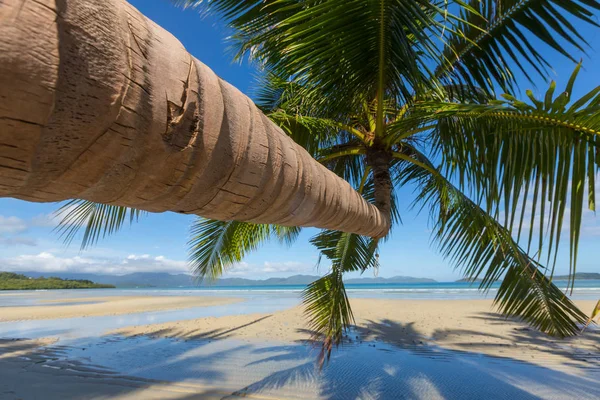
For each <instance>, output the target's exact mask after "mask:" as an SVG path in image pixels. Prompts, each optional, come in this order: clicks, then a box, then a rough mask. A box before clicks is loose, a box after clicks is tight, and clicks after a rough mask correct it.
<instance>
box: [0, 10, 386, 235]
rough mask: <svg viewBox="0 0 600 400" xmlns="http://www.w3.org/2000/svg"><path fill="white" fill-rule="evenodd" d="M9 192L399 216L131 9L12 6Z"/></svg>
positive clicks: (205, 208)
mask: <svg viewBox="0 0 600 400" xmlns="http://www.w3.org/2000/svg"><path fill="white" fill-rule="evenodd" d="M0 196H9V197H15V198H20V199H25V200H29V201H37V202H47V201H59V200H64V199H69V198H81V199H86V200H91V201H94V202H99V203H106V204H114V205H121V206H127V207H135V208H138V209H143V210H147V211H153V212H162V211H175V212H180V213H186V214H197V215H201V216H204V217H208V218H213V219H222V220H242V221H251V222H257V223H276V224H281V225H295V226H317V227H321V228H328V229H335V230H341V231H346V232H353V233H358V234H362V235H368V236H373V237H381V236H384V235H385V234H386V233H387V231H388V229H389V218H387V217H386V216H384V215H382V214H381V213H380V212H379V211H378V210H377V208H376V207H374V206H373V205H371V204H369V203H367V202H365V201H364V200H363V198H362V197H361V196H360V195H359V194H358V193H356V192H355V191H354V190H353V189H352V188H351V187H350V185H349V184H348V183H347V182H345V181H343V180H342V179H340V178H338V177H337V176H336V175H334V174H333V173H332V172H330V171H328V170H327V169H326V168H324V167H323V166H321V165H320V164H318V163H317V162H316V161H315V160H313V159H312V158H311V157H310V156H309V154H308V153H307V152H306V151H304V150H303V149H302V148H301V147H300V146H298V145H296V144H295V143H294V142H293V141H292V140H291V139H289V138H288V137H287V136H286V135H285V134H284V133H283V132H282V131H281V130H280V129H279V128H277V127H276V126H275V125H274V124H273V123H272V122H270V121H269V120H268V118H267V117H265V116H264V115H263V114H262V113H261V112H260V111H259V110H258V109H257V108H256V107H255V105H254V104H253V103H252V102H251V101H250V100H249V99H248V98H247V97H246V96H245V95H243V94H242V93H240V92H239V91H237V90H236V89H235V88H234V87H232V86H231V85H229V84H228V83H227V82H225V81H223V80H221V79H219V78H218V77H217V76H216V75H215V74H214V73H213V72H212V71H211V70H210V69H209V68H207V67H206V66H205V65H204V64H202V63H201V62H200V61H198V60H197V59H195V58H194V57H192V56H191V55H190V54H189V53H188V52H187V51H186V50H185V49H184V48H183V46H182V45H181V43H179V42H178V41H177V40H176V39H175V38H174V37H173V36H172V35H170V34H169V33H168V32H166V31H165V30H163V29H161V28H160V27H158V26H157V25H156V24H154V23H153V22H152V21H150V20H148V19H147V18H145V17H144V16H143V15H142V14H141V13H140V12H138V11H137V10H136V9H135V8H133V7H132V6H131V5H129V4H128V3H126V2H125V1H124V0H102V1H97V0H35V1H24V0H3V1H2V6H1V8H0Z"/></svg>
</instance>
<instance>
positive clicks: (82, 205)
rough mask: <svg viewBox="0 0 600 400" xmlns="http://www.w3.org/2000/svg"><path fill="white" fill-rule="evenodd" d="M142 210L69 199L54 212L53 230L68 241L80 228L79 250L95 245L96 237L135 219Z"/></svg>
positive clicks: (100, 236) (110, 232) (113, 231)
mask: <svg viewBox="0 0 600 400" xmlns="http://www.w3.org/2000/svg"><path fill="white" fill-rule="evenodd" d="M145 214H146V212H145V211H141V210H137V209H134V208H128V207H121V206H113V205H108V204H100V203H94V202H91V201H87V200H79V199H75V200H70V201H69V202H67V203H66V204H64V205H63V206H61V207H60V208H59V209H58V210H57V211H56V212H55V215H56V216H57V217H59V218H60V221H59V223H58V225H57V227H56V231H57V232H58V233H59V235H60V237H61V238H63V239H64V241H65V243H66V244H69V243H71V242H72V241H73V239H74V238H75V237H76V236H77V234H78V233H79V232H80V231H81V229H84V232H83V238H82V241H81V249H82V250H83V249H86V248H87V247H89V246H93V245H95V244H96V243H97V242H98V240H99V239H100V238H104V237H106V236H108V235H112V234H113V233H115V232H117V231H118V230H120V229H121V228H122V227H123V225H124V224H125V222H127V221H129V223H130V224H131V223H133V222H137V221H138V219H139V218H140V216H143V215H145Z"/></svg>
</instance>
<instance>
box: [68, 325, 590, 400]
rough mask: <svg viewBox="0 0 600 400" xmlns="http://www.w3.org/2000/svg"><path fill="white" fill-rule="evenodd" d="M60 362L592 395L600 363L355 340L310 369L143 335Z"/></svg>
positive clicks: (302, 350) (438, 392)
mask: <svg viewBox="0 0 600 400" xmlns="http://www.w3.org/2000/svg"><path fill="white" fill-rule="evenodd" d="M60 353H61V354H60V358H59V361H60V360H68V362H71V363H73V365H74V366H75V365H78V364H79V363H83V364H84V365H87V366H93V367H95V368H98V369H101V370H102V369H106V370H108V371H111V372H117V373H119V374H126V375H128V376H134V377H140V378H146V379H156V380H167V381H173V382H183V383H186V384H195V385H201V386H202V387H209V388H210V387H218V388H219V389H225V390H228V391H231V392H232V393H236V394H239V395H248V394H250V395H260V396H273V398H307V399H317V398H325V399H356V398H361V399H403V398H410V399H436V398H451V399H454V398H461V399H491V398H493V399H504V398H505V399H511V400H515V399H539V398H544V399H575V398H577V399H598V398H600V384H599V380H600V369H599V367H598V366H593V367H591V368H589V369H585V370H584V369H581V370H579V371H578V372H577V374H574V373H573V372H572V370H571V371H570V372H568V371H567V370H566V369H561V368H560V367H556V368H555V367H553V368H552V369H549V368H545V367H541V366H537V365H534V364H531V363H527V362H523V361H515V360H511V359H502V358H494V357H487V356H482V355H480V354H477V353H468V352H456V351H449V350H446V349H442V348H438V347H435V346H412V347H411V348H398V347H394V346H392V345H389V344H385V343H381V342H363V343H359V342H356V341H355V342H354V343H353V344H351V345H345V346H342V347H340V348H339V349H338V350H337V351H334V352H333V353H332V357H331V360H330V362H329V364H327V365H326V367H325V368H324V369H323V370H322V371H319V369H318V367H317V365H316V363H315V360H316V356H317V354H318V351H317V350H316V349H315V348H312V347H310V346H307V345H300V344H284V343H277V342H269V343H264V342H263V343H261V342H246V341H237V340H231V339H227V340H216V341H208V340H191V341H184V340H174V339H149V338H145V337H138V338H121V337H118V336H111V337H105V338H102V339H82V340H79V341H78V342H76V343H72V345H71V346H68V347H62V348H61V351H60Z"/></svg>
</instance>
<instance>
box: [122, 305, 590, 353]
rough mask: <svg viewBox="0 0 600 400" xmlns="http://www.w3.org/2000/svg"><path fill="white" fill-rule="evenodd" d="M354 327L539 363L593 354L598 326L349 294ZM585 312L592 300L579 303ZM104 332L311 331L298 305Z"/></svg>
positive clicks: (250, 336) (402, 340) (368, 335)
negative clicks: (556, 325)
mask: <svg viewBox="0 0 600 400" xmlns="http://www.w3.org/2000/svg"><path fill="white" fill-rule="evenodd" d="M351 304H352V309H353V311H354V317H355V319H356V328H355V330H354V331H353V332H351V333H350V334H349V335H348V337H347V338H346V341H347V342H353V341H357V340H360V341H381V342H386V343H390V344H392V345H394V346H398V347H401V348H414V347H419V346H421V347H427V346H439V347H443V348H446V349H452V350H461V351H469V352H477V353H481V354H486V355H492V356H499V357H509V358H513V359H518V360H526V361H528V362H532V363H536V364H540V365H545V364H547V363H549V362H553V363H561V362H571V363H574V365H576V364H579V361H581V360H585V356H586V355H590V354H598V352H600V332H598V331H592V330H589V331H588V332H586V333H584V334H583V335H580V336H576V337H571V338H565V339H559V338H553V337H550V336H547V335H545V334H542V333H540V332H538V331H536V330H534V329H532V328H530V327H528V326H527V324H525V323H523V322H519V321H516V320H512V319H506V318H504V317H503V316H501V315H499V314H497V313H496V312H494V309H493V306H492V302H491V301H490V300H451V301H448V300H380V299H352V300H351ZM577 304H578V305H579V307H581V309H582V310H585V311H588V310H589V311H591V310H592V309H593V307H594V305H595V302H593V301H579V302H577ZM110 333H112V334H120V335H125V336H139V335H148V336H152V337H169V338H183V339H225V338H232V339H242V340H276V341H279V342H303V341H307V340H309V339H310V337H311V332H310V331H308V330H307V329H306V327H305V319H304V316H303V308H302V307H301V306H298V307H295V308H292V309H289V310H284V311H280V312H276V313H266V314H251V315H232V316H225V317H219V318H214V317H209V318H202V319H197V320H189V321H176V322H169V323H163V324H153V325H144V326H134V327H128V328H125V329H119V330H116V331H113V332H110Z"/></svg>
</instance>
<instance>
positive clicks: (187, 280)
mask: <svg viewBox="0 0 600 400" xmlns="http://www.w3.org/2000/svg"><path fill="white" fill-rule="evenodd" d="M24 274H25V275H27V276H31V277H34V278H37V277H41V276H49V275H52V276H57V277H60V278H62V279H82V280H91V281H94V282H97V283H102V284H108V285H115V286H116V287H120V288H124V287H190V286H196V283H195V282H194V277H193V276H191V275H187V274H175V275H172V274H168V273H165V272H136V273H133V274H127V275H99V274H84V273H57V272H51V273H43V272H24ZM317 279H319V277H318V276H315V275H294V276H290V277H287V278H269V279H262V280H255V279H245V278H223V279H219V280H218V281H216V282H213V283H207V282H204V283H202V285H201V286H203V287H206V286H216V287H221V286H269V285H308V284H309V283H311V282H313V281H315V280H317ZM427 282H435V281H434V280H433V279H426V278H412V277H409V276H394V277H392V278H357V279H348V280H346V283H350V284H374V283H427Z"/></svg>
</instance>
